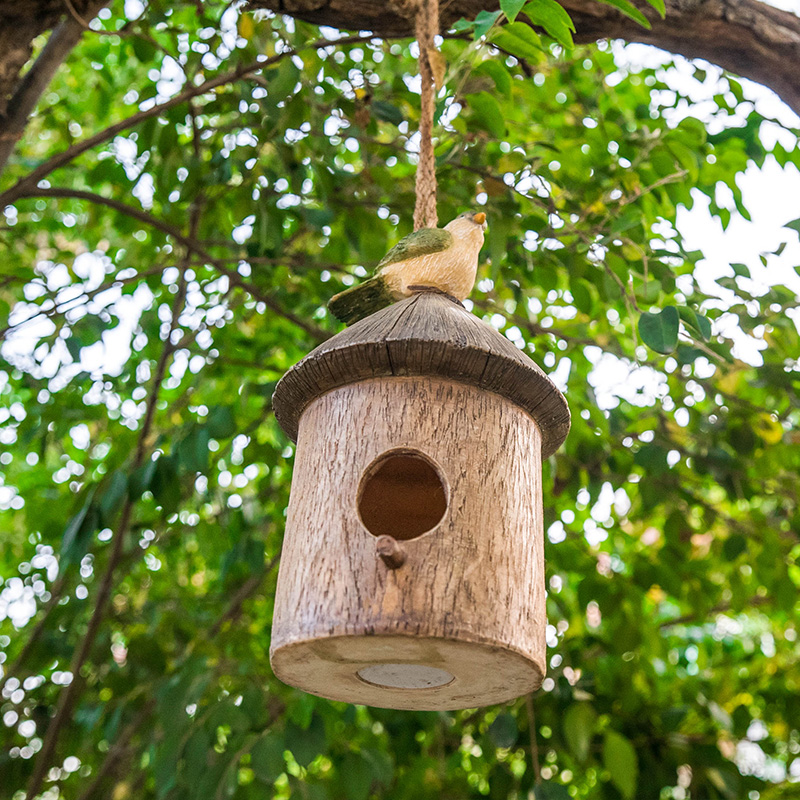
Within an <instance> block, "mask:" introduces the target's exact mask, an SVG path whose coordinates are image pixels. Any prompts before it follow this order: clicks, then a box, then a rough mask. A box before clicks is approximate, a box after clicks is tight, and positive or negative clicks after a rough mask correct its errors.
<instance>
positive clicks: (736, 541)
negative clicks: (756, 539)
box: [722, 533, 747, 561]
mask: <svg viewBox="0 0 800 800" xmlns="http://www.w3.org/2000/svg"><path fill="white" fill-rule="evenodd" d="M745 550H747V539H746V538H745V537H744V536H742V534H741V533H732V534H731V535H730V536H729V537H728V538H727V539H726V540H725V541H724V542H723V544H722V552H723V554H724V555H725V558H726V559H727V560H728V561H735V560H736V559H737V558H738V557H739V556H740V555H741V554H742V553H744V551H745Z"/></svg>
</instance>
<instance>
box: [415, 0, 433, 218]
mask: <svg viewBox="0 0 800 800" xmlns="http://www.w3.org/2000/svg"><path fill="white" fill-rule="evenodd" d="M416 6H417V7H416V9H415V14H414V33H415V34H416V37H417V44H418V45H419V76H420V79H421V87H420V116H419V162H418V164H417V183H416V194H417V200H416V205H415V206H414V230H415V231H417V230H419V229H420V228H435V227H436V226H437V224H438V216H437V213H436V162H435V159H434V153H433V112H434V109H435V106H436V77H435V76H436V72H435V70H434V64H433V63H432V59H435V58H437V57H438V53H437V51H436V45H435V43H434V37H435V36H436V34H438V33H439V2H438V0H419V2H418V3H417V4H416Z"/></svg>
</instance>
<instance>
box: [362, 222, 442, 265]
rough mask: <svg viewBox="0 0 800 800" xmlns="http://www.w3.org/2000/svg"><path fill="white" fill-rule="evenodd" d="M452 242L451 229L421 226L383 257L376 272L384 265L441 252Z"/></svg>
mask: <svg viewBox="0 0 800 800" xmlns="http://www.w3.org/2000/svg"><path fill="white" fill-rule="evenodd" d="M452 244H453V234H452V233H450V231H444V230H441V229H440V228H420V229H419V230H418V231H414V233H409V234H408V236H406V237H405V238H403V239H401V240H400V241H399V242H398V243H397V244H396V245H395V246H394V247H393V248H392V249H391V250H390V251H389V252H388V253H387V254H386V255H385V256H384V257H383V258H382V259H381V262H380V264H378V266H377V267H376V268H375V272H376V273H377V272H380V270H381V269H382V268H383V267H388V266H389V264H396V263H397V262H398V261H408V260H409V259H411V258H418V257H419V256H426V255H429V254H430V253H440V252H441V251H442V250H447V248H448V247H450V246H451V245H452Z"/></svg>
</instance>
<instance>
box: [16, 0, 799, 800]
mask: <svg viewBox="0 0 800 800" xmlns="http://www.w3.org/2000/svg"><path fill="white" fill-rule="evenodd" d="M80 8H83V6H82V5H81V6H80ZM559 19H560V18H559ZM475 24H477V25H478V26H479V27H478V30H477V32H476V30H475ZM484 24H486V27H485V28H484V29H482V28H481V27H480V26H482V25H484ZM490 24H491V23H487V22H486V16H484V17H482V18H481V17H479V18H478V19H477V20H476V21H475V23H472V24H470V23H469V22H464V23H462V24H455V27H454V28H451V29H450V31H449V32H447V33H446V34H445V35H444V37H443V41H442V44H441V50H442V53H443V55H444V59H445V61H446V64H447V75H446V84H445V85H444V87H443V88H442V90H441V91H440V94H439V99H438V106H437V129H436V132H437V141H436V157H437V170H438V179H439V217H440V219H441V220H442V222H446V221H448V220H449V219H451V218H452V217H454V216H456V215H457V214H458V213H460V212H462V211H464V210H466V209H469V208H478V207H479V208H481V209H483V210H485V211H486V213H487V216H488V222H489V228H488V232H487V240H486V245H485V248H484V250H483V252H482V256H481V266H480V269H479V276H478V278H479V279H478V283H477V285H476V288H475V290H474V292H473V294H472V297H471V300H470V301H469V307H470V309H471V310H472V311H473V313H475V314H477V315H478V316H480V317H481V318H483V319H484V320H485V322H486V323H487V324H490V325H493V326H494V327H495V328H496V329H497V330H499V331H501V332H502V333H503V334H504V335H505V336H507V337H508V339H509V340H510V341H511V342H513V343H514V344H515V345H517V346H518V347H519V348H520V349H522V350H524V351H525V352H527V353H528V354H530V355H531V357H532V358H534V359H535V360H536V361H537V362H538V363H539V364H540V365H541V366H542V367H543V368H545V369H546V371H547V372H548V373H549V374H550V375H551V377H553V379H554V380H556V382H557V383H558V384H559V385H560V386H561V387H562V389H563V391H564V392H565V394H566V396H567V398H568V400H569V403H570V406H571V409H572V420H573V423H572V431H571V433H570V435H569V437H568V439H567V442H566V444H565V445H564V446H563V447H562V448H561V449H560V450H559V452H558V453H556V454H555V456H553V457H551V458H550V459H548V460H547V461H546V462H545V464H544V515H545V529H546V559H547V574H546V582H547V589H548V599H547V608H548V618H549V627H548V656H549V667H550V669H549V675H548V678H547V679H546V681H545V683H544V685H543V687H542V689H541V690H540V691H538V692H536V693H535V694H534V695H533V696H531V697H527V698H521V699H520V700H518V701H517V702H515V703H512V704H509V705H507V706H503V707H494V708H487V709H478V710H467V711H459V712H448V713H435V712H396V711H390V710H384V709H375V708H365V707H356V706H351V705H347V704H342V703H332V702H328V701H325V700H321V699H318V698H315V697H312V696H309V695H306V694H303V693H302V692H299V691H296V690H293V689H291V688H289V687H287V686H284V685H282V684H281V683H279V682H278V681H277V680H276V679H275V678H274V676H273V675H272V673H271V671H270V667H269V661H268V649H269V639H270V623H271V612H272V603H273V595H274V587H275V579H276V573H277V566H278V563H279V559H280V549H281V541H282V533H283V525H284V519H285V516H284V515H285V509H286V506H287V503H288V497H289V486H290V480H291V473H292V459H293V454H294V450H293V445H292V444H291V442H290V441H289V440H288V439H287V438H286V436H285V435H284V434H283V432H282V431H281V430H280V428H279V427H278V426H277V424H276V422H275V421H274V418H273V417H272V415H271V408H270V398H271V395H272V392H273V389H274V387H275V383H276V381H277V380H278V379H279V378H280V376H281V375H282V374H283V373H284V372H285V371H286V370H287V369H288V368H289V367H290V366H291V365H292V364H294V363H295V362H297V361H298V360H299V359H300V358H301V357H303V356H304V355H305V354H306V353H307V352H308V351H309V350H311V349H312V348H313V347H314V346H315V345H317V344H318V343H320V342H321V341H324V340H325V339H326V338H328V337H329V336H331V335H332V334H333V333H335V332H336V331H337V330H338V329H339V326H338V325H337V324H336V322H335V320H333V319H332V318H331V317H330V316H329V314H328V313H327V311H326V307H325V306H326V302H327V300H328V298H329V297H330V296H331V295H332V294H334V293H335V292H336V291H339V290H341V289H342V288H343V287H345V286H349V285H352V283H353V282H354V281H355V280H358V279H360V278H361V277H363V276H364V275H366V274H367V272H368V271H369V269H371V267H372V266H374V264H375V263H377V261H378V260H379V259H380V258H381V257H382V256H383V255H384V254H385V252H386V251H387V250H388V249H389V248H390V247H391V246H392V245H393V244H395V243H396V242H397V240H398V239H399V238H400V237H401V236H403V235H404V234H406V233H408V232H409V231H410V229H411V227H410V226H411V217H412V210H413V205H414V173H415V159H416V156H415V153H416V149H417V142H416V139H415V136H414V131H415V130H416V125H417V120H418V114H419V111H418V99H419V95H418V82H417V81H416V79H415V74H416V59H415V54H416V48H415V45H413V44H412V43H410V42H409V40H408V39H407V38H402V33H400V34H397V37H395V35H392V34H387V35H385V36H383V37H382V38H381V37H377V36H376V35H374V34H372V33H369V32H362V33H353V34H342V33H339V32H338V31H336V30H332V29H329V28H319V27H317V26H315V25H313V24H311V23H308V22H303V21H300V20H296V19H292V18H290V17H286V16H280V15H275V14H272V13H267V12H259V13H256V14H253V13H243V12H242V10H241V9H238V8H237V7H236V6H235V5H232V4H226V3H206V4H195V3H182V2H171V3H160V2H153V3H150V4H149V5H148V6H147V7H146V8H144V7H141V6H139V5H138V4H137V3H135V2H133V0H128V2H126V3H125V4H124V6H123V5H122V4H113V5H112V6H111V8H110V9H105V10H103V11H101V12H100V17H99V19H98V20H96V21H95V22H94V23H93V24H92V27H93V28H97V30H96V31H86V32H85V33H84V35H83V36H82V37H81V38H80V43H79V44H78V45H77V46H76V47H75V48H74V50H72V51H71V53H70V55H69V58H68V60H67V61H66V63H65V64H64V65H63V67H62V68H61V69H60V70H59V71H57V72H56V74H55V77H54V79H53V80H52V82H51V83H50V84H49V86H48V88H47V89H46V90H45V91H44V93H43V94H42V96H41V99H40V101H39V105H38V108H37V110H36V112H35V113H34V115H33V116H32V117H31V119H30V121H29V123H28V125H27V128H26V130H25V133H24V135H23V137H22V139H21V141H20V142H19V143H18V144H17V146H16V148H15V150H14V153H13V155H12V156H11V158H10V160H9V162H8V165H7V168H6V170H5V172H4V174H3V176H2V184H0V208H2V209H3V219H2V225H1V226H0V237H1V238H0V242H2V254H3V257H2V264H0V329H2V336H3V343H2V349H0V464H2V466H3V475H2V482H1V483H0V509H2V516H1V517H0V518H2V524H1V525H0V531H2V533H1V534H0V576H2V583H0V617H2V621H0V667H1V668H2V679H1V681H2V695H1V696H0V715H2V721H3V726H2V727H0V731H2V733H0V736H1V737H2V748H1V749H0V775H2V780H0V795H2V796H3V797H11V798H15V800H18V799H19V798H24V797H26V796H27V797H30V798H33V797H35V796H41V797H47V798H49V799H50V800H55V798H60V797H64V798H69V799H70V800H73V799H79V800H90V798H100V797H110V798H114V800H127V798H130V799H131V800H144V799H145V798H157V800H190V798H203V799H204V800H205V799H206V798H214V799H215V800H227V799H229V798H236V799H237V800H245V799H247V798H253V799H255V798H262V797H266V796H274V797H290V796H292V797H298V798H300V797H302V798H313V799H314V800H317V799H319V800H324V798H343V797H346V798H352V799H353V800H368V798H370V797H392V798H405V797H408V798H426V797H431V798H434V797H435V798H441V797H452V798H464V797H482V796H486V797H496V798H523V797H526V798H527V797H534V798H536V800H543V798H546V799H547V800H553V799H559V798H560V799H561V800H564V799H565V798H569V797H574V798H607V799H608V800H618V799H619V798H623V799H624V800H631V798H634V797H635V798H639V799H641V800H645V799H647V798H675V799H676V800H684V799H685V798H696V799H697V800H706V799H707V798H731V799H733V798H744V797H747V798H751V800H756V798H765V799H766V798H769V799H770V800H774V799H776V798H789V797H793V796H796V793H797V780H798V778H800V768H799V767H800V761H798V760H797V759H798V753H800V730H799V729H798V724H799V723H798V721H799V720H800V693H799V691H798V690H800V670H799V669H798V666H799V665H798V662H799V661H800V644H799V643H798V641H797V637H798V627H799V626H800V619H799V617H800V605H799V604H798V586H800V567H799V566H798V564H797V563H796V562H797V557H798V553H800V544H799V543H798V534H797V531H798V530H799V529H800V511H799V510H798V497H800V481H799V480H798V467H800V448H798V446H797V445H798V442H800V432H798V425H799V424H800V411H798V409H799V408H800V401H799V400H798V389H800V371H799V370H798V360H797V359H798V354H800V337H798V329H797V320H798V312H797V306H798V299H797V296H796V292H795V289H796V286H797V283H796V281H795V280H794V276H793V274H790V275H789V276H787V277H786V279H785V280H784V281H783V282H782V283H781V282H776V281H775V280H774V279H769V280H768V276H770V275H774V273H773V272H771V271H770V269H768V268H770V267H771V266H772V265H773V264H774V263H776V260H777V259H778V258H779V257H780V255H781V252H782V251H783V249H784V246H785V243H784V244H781V245H780V246H779V247H778V248H777V249H776V250H775V252H768V251H767V250H766V248H765V252H764V253H763V255H762V257H761V259H760V261H758V262H757V263H747V264H744V263H734V264H731V265H730V269H729V270H728V272H727V274H724V275H708V274H705V273H704V269H705V266H704V253H703V252H700V251H692V250H689V249H688V248H687V246H686V245H685V244H684V240H683V237H682V235H681V232H680V230H679V228H678V226H677V225H676V215H677V213H678V211H679V209H682V208H685V209H691V208H692V207H693V206H694V205H695V204H696V203H698V202H700V201H701V200H702V201H704V202H708V203H709V204H710V206H709V207H710V209H711V211H712V213H713V214H714V215H715V219H716V220H718V221H719V223H720V224H721V225H722V226H723V227H726V226H727V225H728V224H729V222H730V220H731V218H732V217H736V216H738V215H742V216H745V217H747V215H748V209H747V198H746V197H743V195H742V190H741V188H740V183H739V182H740V179H741V176H742V174H743V172H744V170H745V169H746V168H748V167H749V166H753V165H755V166H757V167H760V166H762V165H764V164H765V163H766V162H769V163H774V162H777V164H779V165H780V166H782V167H784V168H786V169H790V170H794V169H796V168H797V167H798V166H800V151H798V150H797V148H796V147H795V146H794V145H791V146H790V143H791V142H792V141H794V142H796V139H795V137H796V135H797V131H796V130H791V129H787V128H786V127H785V126H783V125H781V123H780V122H779V121H776V120H771V119H768V118H765V117H764V116H763V115H762V114H761V113H759V112H758V111H757V110H756V109H755V107H754V105H753V103H751V102H749V101H748V99H747V98H746V96H745V94H744V90H743V88H742V85H741V84H740V82H739V81H738V80H737V79H736V78H735V77H733V76H730V75H728V76H724V77H720V78H719V83H718V92H717V94H716V95H715V98H714V110H713V114H710V115H709V118H713V119H712V124H706V123H704V122H703V121H701V120H700V119H698V118H697V116H695V115H692V114H691V113H687V108H688V109H689V110H690V111H691V99H690V97H689V94H688V91H687V90H684V89H681V88H680V87H676V86H675V85H670V84H668V83H667V76H666V75H665V73H664V71H663V70H660V69H659V70H656V69H649V68H641V69H639V68H631V67H622V66H620V65H619V64H618V63H617V61H615V57H614V53H613V51H612V48H611V46H609V45H608V44H602V43H601V44H600V45H592V46H574V47H573V46H569V44H568V42H567V41H565V40H566V39H567V37H568V35H569V32H570V31H569V24H568V22H566V21H564V20H563V19H562V20H561V25H562V27H559V25H558V24H557V23H556V22H554V21H553V20H552V19H551V20H549V21H548V22H547V24H546V27H547V28H548V30H550V32H551V33H553V34H555V36H556V37H557V38H559V39H561V40H562V41H561V42H560V43H559V42H557V41H554V40H553V39H551V38H549V37H547V36H545V35H542V36H539V34H537V33H536V32H535V31H534V30H533V29H532V28H531V27H529V26H528V25H524V24H522V23H521V22H518V21H516V22H511V23H507V24H505V25H497V24H495V25H493V26H492V27H489V25H490ZM476 33H477V36H478V38H477V39H476V38H475V35H476ZM559 34H560V35H559ZM696 76H697V78H698V79H700V80H703V79H704V78H705V75H704V73H703V71H702V70H701V68H700V67H697V72H696ZM776 131H779V133H780V135H776ZM798 232H800V220H794V221H791V220H789V224H788V225H787V230H786V241H789V240H790V239H792V238H793V237H795V236H796V234H797V233H798ZM705 255H707V254H705ZM342 433H343V435H346V432H342Z"/></svg>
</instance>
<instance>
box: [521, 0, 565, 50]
mask: <svg viewBox="0 0 800 800" xmlns="http://www.w3.org/2000/svg"><path fill="white" fill-rule="evenodd" d="M522 11H523V13H524V14H527V15H528V17H529V18H530V20H531V22H533V24H534V25H541V26H542V27H543V28H544V29H545V30H546V31H547V33H548V34H549V35H550V36H552V37H553V38H554V39H555V40H556V41H557V42H558V43H559V44H562V45H564V47H572V33H573V31H574V30H575V23H573V21H572V19H571V18H570V15H569V14H567V12H566V11H565V10H564V7H563V6H562V5H561V4H560V3H557V2H556V0H531V2H529V3H528V4H527V5H526V6H525V7H524V8H523V9H522Z"/></svg>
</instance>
